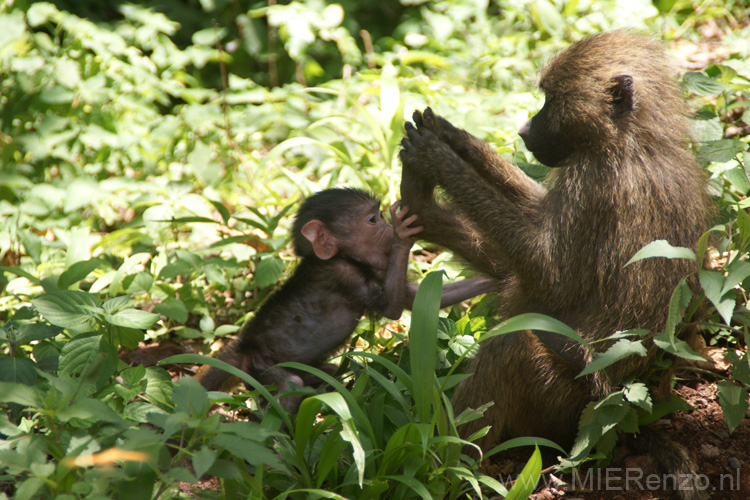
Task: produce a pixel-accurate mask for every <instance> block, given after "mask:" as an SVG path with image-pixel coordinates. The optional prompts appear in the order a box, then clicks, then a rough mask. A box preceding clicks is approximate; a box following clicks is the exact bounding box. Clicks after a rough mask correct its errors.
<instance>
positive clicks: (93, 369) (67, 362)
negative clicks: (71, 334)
mask: <svg viewBox="0 0 750 500" xmlns="http://www.w3.org/2000/svg"><path fill="white" fill-rule="evenodd" d="M117 360H118V358H117V349H116V348H115V347H114V346H113V345H112V344H111V343H109V342H107V341H106V340H105V339H104V338H103V337H102V336H101V335H95V334H83V335H79V336H77V337H75V338H73V339H72V340H71V341H70V342H68V343H67V344H65V345H64V346H63V348H62V352H61V353H60V365H59V373H60V374H61V375H70V376H76V375H82V376H84V377H88V376H89V375H91V376H92V377H93V380H92V382H94V383H95V384H96V385H98V386H100V385H103V384H104V383H105V382H106V381H107V380H109V377H110V376H112V374H114V372H115V370H116V369H117Z"/></svg>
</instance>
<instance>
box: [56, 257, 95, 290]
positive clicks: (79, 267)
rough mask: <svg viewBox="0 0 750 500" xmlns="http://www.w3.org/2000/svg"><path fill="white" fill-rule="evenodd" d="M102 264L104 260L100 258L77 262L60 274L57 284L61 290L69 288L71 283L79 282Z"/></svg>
mask: <svg viewBox="0 0 750 500" xmlns="http://www.w3.org/2000/svg"><path fill="white" fill-rule="evenodd" d="M101 265H102V261H101V260H99V259H91V260H86V261H83V262H76V263H75V264H73V265H72V266H70V267H69V268H68V269H66V270H65V271H64V272H63V273H62V274H61V275H60V277H59V278H58V280H57V286H58V287H59V288H60V290H67V289H68V288H69V287H70V285H72V284H73V283H78V282H79V281H81V280H82V279H84V278H85V277H86V276H88V275H89V274H91V272H92V271H94V270H95V269H98V268H99V266H101Z"/></svg>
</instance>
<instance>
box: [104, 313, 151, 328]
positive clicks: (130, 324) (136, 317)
mask: <svg viewBox="0 0 750 500" xmlns="http://www.w3.org/2000/svg"><path fill="white" fill-rule="evenodd" d="M104 320H105V321H106V322H107V323H109V324H111V325H116V326H123V327H126V328H137V329H140V330H145V329H147V328H149V327H150V326H151V325H153V324H154V323H156V322H157V321H159V315H158V314H154V313H150V312H146V311H141V310H139V309H123V310H121V311H117V312H116V313H114V314H107V315H105V316H104Z"/></svg>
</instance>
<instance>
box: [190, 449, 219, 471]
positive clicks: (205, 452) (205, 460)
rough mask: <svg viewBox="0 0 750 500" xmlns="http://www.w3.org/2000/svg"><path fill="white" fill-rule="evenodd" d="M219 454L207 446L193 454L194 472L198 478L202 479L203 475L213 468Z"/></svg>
mask: <svg viewBox="0 0 750 500" xmlns="http://www.w3.org/2000/svg"><path fill="white" fill-rule="evenodd" d="M216 458H217V453H216V451H215V450H212V449H211V448H209V447H207V446H203V447H202V448H201V449H200V450H198V451H196V452H195V453H194V454H193V460H192V461H193V470H194V471H195V475H196V476H197V477H201V476H202V475H203V474H205V473H206V471H208V469H210V468H211V466H212V465H213V464H214V462H216Z"/></svg>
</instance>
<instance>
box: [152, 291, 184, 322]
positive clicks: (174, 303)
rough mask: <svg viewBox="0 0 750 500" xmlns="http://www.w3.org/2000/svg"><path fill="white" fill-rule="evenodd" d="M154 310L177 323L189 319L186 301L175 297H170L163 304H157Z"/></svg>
mask: <svg viewBox="0 0 750 500" xmlns="http://www.w3.org/2000/svg"><path fill="white" fill-rule="evenodd" d="M154 312H155V313H157V314H163V315H164V316H166V317H167V318H169V319H170V320H172V321H174V322H176V323H185V322H187V319H188V310H187V307H185V303H184V302H183V301H181V300H180V299H177V298H174V297H170V298H168V299H167V300H165V301H164V302H162V303H161V304H156V306H155V307H154Z"/></svg>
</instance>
